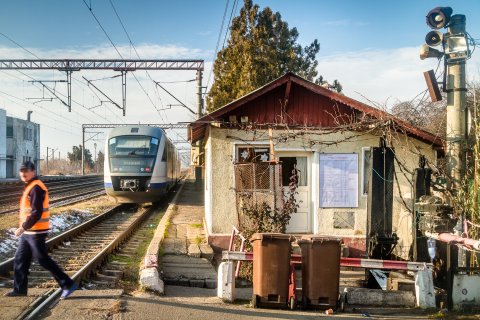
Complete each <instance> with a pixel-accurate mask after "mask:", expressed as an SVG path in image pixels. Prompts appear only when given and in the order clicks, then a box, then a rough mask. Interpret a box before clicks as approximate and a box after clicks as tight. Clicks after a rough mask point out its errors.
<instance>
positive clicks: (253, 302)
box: [252, 294, 258, 308]
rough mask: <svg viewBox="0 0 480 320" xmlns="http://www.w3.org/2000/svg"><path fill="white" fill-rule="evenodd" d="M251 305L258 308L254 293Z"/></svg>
mask: <svg viewBox="0 0 480 320" xmlns="http://www.w3.org/2000/svg"><path fill="white" fill-rule="evenodd" d="M252 307H253V308H258V297H257V295H256V294H254V295H252Z"/></svg>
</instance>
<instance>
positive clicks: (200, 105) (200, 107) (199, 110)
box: [197, 70, 203, 119]
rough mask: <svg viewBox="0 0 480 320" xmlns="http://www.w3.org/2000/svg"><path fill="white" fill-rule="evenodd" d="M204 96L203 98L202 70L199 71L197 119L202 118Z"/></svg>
mask: <svg viewBox="0 0 480 320" xmlns="http://www.w3.org/2000/svg"><path fill="white" fill-rule="evenodd" d="M202 111H203V96H202V70H197V119H200V118H201V117H202Z"/></svg>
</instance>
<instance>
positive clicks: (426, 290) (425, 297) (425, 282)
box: [415, 269, 435, 309]
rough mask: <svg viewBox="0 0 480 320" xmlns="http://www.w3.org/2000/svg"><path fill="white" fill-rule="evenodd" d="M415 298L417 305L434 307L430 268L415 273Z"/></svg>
mask: <svg viewBox="0 0 480 320" xmlns="http://www.w3.org/2000/svg"><path fill="white" fill-rule="evenodd" d="M415 298H416V299H415V300H416V304H417V307H420V308H424V309H425V308H435V289H434V287H433V275H432V270H428V269H425V270H420V271H418V272H416V273H415Z"/></svg>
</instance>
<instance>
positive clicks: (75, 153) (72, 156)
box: [67, 144, 93, 168]
mask: <svg viewBox="0 0 480 320" xmlns="http://www.w3.org/2000/svg"><path fill="white" fill-rule="evenodd" d="M84 155H85V166H87V167H89V168H93V159H92V153H91V152H90V150H88V149H85V151H84ZM67 157H68V160H69V161H70V163H71V164H75V163H77V162H81V161H82V145H81V144H80V145H78V146H73V147H72V152H71V153H70V152H68V153H67Z"/></svg>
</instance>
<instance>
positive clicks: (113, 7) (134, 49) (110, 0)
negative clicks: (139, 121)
mask: <svg viewBox="0 0 480 320" xmlns="http://www.w3.org/2000/svg"><path fill="white" fill-rule="evenodd" d="M109 2H110V5H111V7H112V9H113V12H115V16H116V17H117V19H118V22H119V23H120V25H121V26H122V29H123V31H124V32H125V35H126V36H127V39H128V41H129V43H130V46H131V47H132V48H133V51H134V52H135V54H136V56H137V58H138V59H141V57H140V54H139V53H138V51H137V48H136V47H135V45H134V44H133V41H132V38H130V35H129V33H128V31H127V28H126V27H125V24H124V23H123V21H122V19H121V18H120V15H119V14H118V12H117V9H116V8H115V5H114V4H113V1H112V0H109ZM145 73H146V75H147V76H148V78H149V79H150V80H151V81H153V78H152V76H151V75H150V73H149V72H148V71H147V70H145ZM135 79H136V77H135ZM137 81H138V80H137ZM154 89H155V91H156V93H157V98H158V99H159V101H160V102H161V98H160V94H159V92H158V91H157V90H158V89H157V87H156V86H155V87H154ZM147 96H148V94H147ZM154 107H155V109H156V110H157V112H158V113H160V111H159V109H158V108H157V107H156V106H155V105H154ZM163 113H164V115H165V119H166V120H165V121H166V122H167V123H168V122H169V121H168V116H167V113H166V112H165V111H164V112H163Z"/></svg>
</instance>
